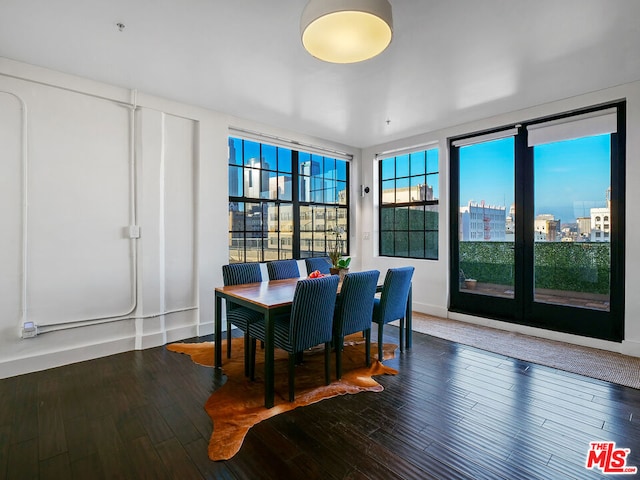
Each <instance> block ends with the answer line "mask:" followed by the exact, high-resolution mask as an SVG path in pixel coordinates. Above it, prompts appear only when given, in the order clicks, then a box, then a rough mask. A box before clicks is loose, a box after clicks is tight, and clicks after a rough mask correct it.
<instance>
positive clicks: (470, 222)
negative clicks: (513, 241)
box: [460, 201, 507, 242]
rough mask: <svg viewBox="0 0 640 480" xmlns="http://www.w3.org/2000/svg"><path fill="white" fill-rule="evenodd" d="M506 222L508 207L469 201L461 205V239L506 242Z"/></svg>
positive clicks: (466, 240) (464, 240)
mask: <svg viewBox="0 0 640 480" xmlns="http://www.w3.org/2000/svg"><path fill="white" fill-rule="evenodd" d="M506 223H507V220H506V207H503V206H494V205H486V204H485V203H484V201H482V202H480V203H476V202H473V201H469V203H468V204H467V205H466V206H464V207H460V240H461V241H463V242H468V241H476V242H504V241H505V240H506Z"/></svg>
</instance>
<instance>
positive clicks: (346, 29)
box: [300, 0, 393, 63]
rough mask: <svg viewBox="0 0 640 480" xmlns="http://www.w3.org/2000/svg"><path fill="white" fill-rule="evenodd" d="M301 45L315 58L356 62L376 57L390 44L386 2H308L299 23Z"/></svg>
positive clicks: (390, 19)
mask: <svg viewBox="0 0 640 480" xmlns="http://www.w3.org/2000/svg"><path fill="white" fill-rule="evenodd" d="M300 33H301V35H302V44H303V45H304V48H306V49H307V51H308V52H309V53H310V54H311V55H313V56H314V57H316V58H319V59H320V60H324V61H325V62H332V63H356V62H362V61H363V60H368V59H369V58H372V57H375V56H376V55H378V54H380V53H381V52H383V51H384V49H385V48H387V46H389V44H390V43H391V37H392V36H393V18H392V15H391V4H390V3H389V2H388V0H311V1H310V2H309V3H308V4H307V6H306V7H305V8H304V11H303V12H302V18H301V20H300Z"/></svg>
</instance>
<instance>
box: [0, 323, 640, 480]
mask: <svg viewBox="0 0 640 480" xmlns="http://www.w3.org/2000/svg"><path fill="white" fill-rule="evenodd" d="M388 330H389V334H390V336H389V338H388V339H386V340H388V341H394V340H395V339H394V335H396V334H397V330H395V329H394V328H388ZM201 340H202V339H201ZM388 363H389V364H391V365H392V366H394V367H396V368H398V369H399V374H398V375H397V376H394V377H391V376H389V377H379V381H380V383H382V384H383V385H384V387H385V391H384V392H382V393H361V394H358V395H347V396H342V397H338V398H334V399H330V400H326V401H323V402H320V403H317V404H315V405H311V406H308V407H305V408H299V409H297V410H294V411H292V412H289V413H285V414H282V415H279V416H276V417H274V418H272V419H270V420H267V421H264V422H262V423H260V424H258V425H257V426H255V427H254V428H253V429H251V430H250V432H249V434H248V435H247V437H246V440H245V442H244V445H243V447H242V449H241V450H240V452H239V453H238V454H237V455H236V456H235V457H234V458H232V459H231V460H229V461H226V462H211V461H209V459H208V458H207V454H206V451H207V443H208V441H209V437H210V434H211V429H212V426H211V421H210V419H209V417H208V416H207V414H206V413H205V411H204V409H203V405H204V402H205V401H206V399H207V398H208V396H209V394H210V393H211V392H212V391H213V390H214V389H215V388H217V387H218V386H219V385H220V384H221V383H222V382H223V378H222V376H221V375H220V374H219V373H216V371H215V370H213V369H210V368H205V367H201V366H198V365H195V364H193V363H192V362H191V360H190V359H189V357H187V356H186V355H179V354H176V353H171V352H168V351H166V349H165V348H162V347H161V348H154V349H149V350H145V351H137V352H129V353H124V354H120V355H115V356H111V357H107V358H103V359H98V360H93V361H89V362H83V363H80V364H75V365H70V366H66V367H62V368H56V369H52V370H47V371H44V372H38V373H33V374H29V375H23V376H19V377H13V378H9V379H5V380H1V381H0V479H5V478H6V479H20V480H24V479H31V478H34V479H35V478H40V479H49V478H51V479H56V480H59V479H66V478H77V479H83V480H86V479H100V478H105V479H107V478H109V479H111V478H131V479H142V478H149V479H163V478H172V479H180V480H184V479H192V478H193V479H200V478H223V479H245V478H246V479H260V478H265V479H276V478H277V479H297V478H303V479H315V478H322V479H334V478H336V479H337V478H349V479H365V478H368V479H384V480H388V479H399V478H403V479H414V478H415V479H430V478H440V479H447V480H450V479H474V480H477V479H501V478H504V479H554V480H556V479H565V478H575V479H585V478H600V475H599V474H598V473H597V472H594V471H588V470H586V469H585V466H584V465H585V459H586V455H587V450H588V448H589V442H590V441H596V440H598V441H600V440H601V441H614V442H616V444H617V447H624V448H630V449H631V453H630V454H629V457H628V461H627V465H631V466H640V391H638V390H634V389H631V388H626V387H620V386H616V385H611V384H607V383H605V382H601V381H598V380H592V379H589V378H585V377H580V376H577V375H573V374H568V373H563V372H560V371H557V370H554V369H551V368H546V367H541V366H538V365H533V364H529V363H525V362H521V361H516V360H512V359H509V358H506V357H502V356H500V355H496V354H492V353H487V352H484V351H481V350H477V349H474V348H471V347H466V346H462V345H458V344H454V343H451V342H448V341H446V340H441V339H437V338H434V337H429V336H427V335H422V334H414V348H413V349H412V350H411V351H410V352H408V353H405V354H403V355H400V354H399V352H397V356H396V359H395V360H392V361H389V362H388ZM602 478H610V476H609V477H602ZM626 478H628V476H627V477H626Z"/></svg>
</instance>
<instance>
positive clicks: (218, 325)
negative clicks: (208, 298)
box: [213, 293, 222, 368]
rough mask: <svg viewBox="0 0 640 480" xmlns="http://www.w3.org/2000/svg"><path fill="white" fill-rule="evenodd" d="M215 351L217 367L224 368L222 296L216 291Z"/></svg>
mask: <svg viewBox="0 0 640 480" xmlns="http://www.w3.org/2000/svg"><path fill="white" fill-rule="evenodd" d="M214 321H215V338H214V339H213V341H214V351H215V354H214V356H215V360H214V365H215V367H216V368H222V297H221V296H220V295H218V294H217V293H216V307H215V319H214Z"/></svg>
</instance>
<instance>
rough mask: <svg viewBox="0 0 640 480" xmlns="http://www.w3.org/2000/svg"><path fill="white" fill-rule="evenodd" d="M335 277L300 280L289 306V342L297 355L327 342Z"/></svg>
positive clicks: (334, 295) (328, 340)
mask: <svg viewBox="0 0 640 480" xmlns="http://www.w3.org/2000/svg"><path fill="white" fill-rule="evenodd" d="M338 281H339V278H338V275H329V276H326V277H320V278H309V279H304V280H300V281H299V282H298V284H297V285H296V291H295V293H294V295H293V303H292V304H291V319H290V322H289V339H290V341H291V344H292V345H293V347H294V350H295V351H296V352H300V351H302V350H305V349H307V348H310V347H313V346H314V345H318V344H319V343H325V342H330V341H331V339H332V338H333V313H334V310H335V306H336V296H337V291H338Z"/></svg>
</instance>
